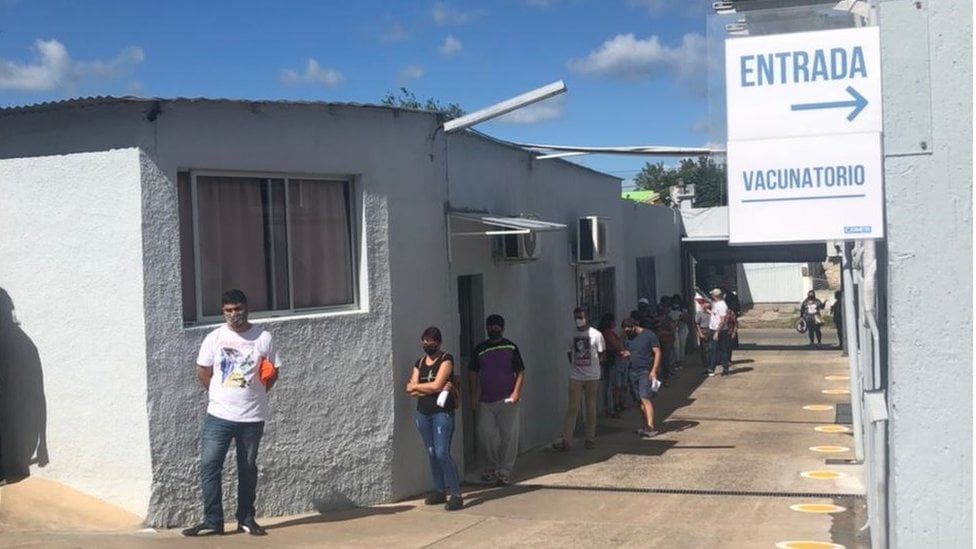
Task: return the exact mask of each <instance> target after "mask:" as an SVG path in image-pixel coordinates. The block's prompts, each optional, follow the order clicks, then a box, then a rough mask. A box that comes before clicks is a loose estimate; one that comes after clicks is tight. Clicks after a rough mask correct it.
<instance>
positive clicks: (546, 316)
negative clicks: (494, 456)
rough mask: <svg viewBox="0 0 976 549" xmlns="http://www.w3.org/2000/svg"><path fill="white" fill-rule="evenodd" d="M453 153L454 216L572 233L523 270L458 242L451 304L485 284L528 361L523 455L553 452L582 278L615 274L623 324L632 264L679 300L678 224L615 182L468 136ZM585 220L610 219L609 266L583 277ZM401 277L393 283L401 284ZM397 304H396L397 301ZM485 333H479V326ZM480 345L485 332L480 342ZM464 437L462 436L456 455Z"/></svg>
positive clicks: (487, 304) (478, 243) (632, 298)
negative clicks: (513, 219)
mask: <svg viewBox="0 0 976 549" xmlns="http://www.w3.org/2000/svg"><path fill="white" fill-rule="evenodd" d="M448 150H449V159H450V172H449V178H450V202H451V206H452V207H453V208H456V209H475V210H488V211H490V212H492V213H495V214H509V215H518V214H532V215H535V216H538V218H539V219H541V220H544V221H552V222H557V223H563V224H565V225H567V229H566V230H562V231H554V232H544V233H541V234H540V235H539V236H540V238H541V245H542V249H543V252H542V257H541V258H540V259H538V260H535V261H531V262H524V263H508V262H497V261H494V260H493V259H492V257H491V249H490V242H489V239H488V238H487V237H475V236H457V237H453V238H452V245H451V250H452V259H453V262H452V264H451V280H450V289H449V294H450V295H451V296H452V297H454V298H456V296H457V277H459V276H464V275H478V274H480V275H483V280H484V313H485V315H488V314H492V313H497V314H500V315H502V316H503V317H505V319H506V327H505V331H506V336H507V337H509V338H510V339H511V340H512V341H514V342H515V343H516V344H518V345H519V347H520V349H521V351H522V354H523V358H524V360H525V363H526V378H525V380H526V381H525V388H524V391H523V395H522V398H523V400H522V401H521V403H520V408H521V411H520V413H521V431H520V447H521V449H522V451H526V450H529V449H531V448H535V447H538V446H540V445H544V444H547V443H549V442H551V441H552V440H554V439H555V438H557V437H558V436H559V432H560V430H561V426H562V420H563V414H564V413H565V409H566V389H567V386H568V371H567V364H566V349H567V345H568V343H567V338H568V337H569V335H570V334H571V332H572V330H574V329H575V328H574V324H573V319H572V311H573V308H575V307H576V305H577V286H576V284H577V282H576V277H577V276H578V274H579V272H581V271H583V270H586V269H594V268H604V267H610V266H612V267H615V270H616V280H615V287H616V303H615V305H616V307H615V308H616V311H617V320H618V322H619V320H620V319H621V318H623V317H624V316H625V315H627V314H628V313H629V311H630V310H631V309H632V308H634V307H635V306H636V302H637V297H636V281H635V278H636V264H635V257H638V256H644V255H654V256H655V257H657V258H658V260H657V277H658V281H657V282H658V288H659V289H661V291H662V292H669V293H676V292H679V291H680V288H681V281H680V263H679V251H678V250H679V230H678V226H677V221H676V218H675V217H674V214H673V212H672V211H671V210H668V209H666V208H657V207H649V206H644V205H637V204H634V203H632V202H629V201H623V200H621V199H620V190H619V189H620V184H619V180H617V179H616V178H613V177H610V176H606V175H604V174H600V173H597V172H592V171H590V170H587V169H584V168H580V167H577V166H574V165H571V164H569V163H566V162H561V161H552V160H546V161H539V160H532V159H531V158H530V155H529V154H528V153H526V152H524V151H521V150H518V149H515V148H513V147H510V146H506V145H502V144H498V143H493V142H490V141H488V140H485V139H482V138H477V137H474V136H471V135H463V134H462V135H452V136H451V137H450V138H449V141H448ZM588 215H596V216H601V217H604V218H606V219H607V227H608V232H609V238H608V243H609V256H608V262H607V263H605V264H596V265H587V266H582V265H581V266H579V270H578V269H577V266H574V265H573V264H572V257H571V242H572V241H573V240H574V239H575V225H576V221H577V219H578V218H579V217H582V216H588ZM455 230H456V231H457V230H460V229H458V228H457V227H456V228H455ZM399 273H400V271H399V270H397V271H396V273H395V275H394V276H395V278H396V279H402V278H403V277H401V276H399ZM419 282H420V281H418V283H419ZM395 301H397V302H399V294H397V297H396V299H395ZM456 311H457V303H456V299H455V301H454V302H452V309H451V310H450V317H449V318H446V319H445V322H446V323H447V324H449V325H453V326H457V313H456ZM596 320H597V319H592V322H593V323H595V322H596ZM479 326H480V327H481V329H482V330H483V324H480V323H479ZM417 335H418V336H419V332H418V334H417ZM450 337H451V339H447V332H445V339H446V341H447V342H448V343H447V345H449V346H452V347H453V346H456V345H457V341H458V339H457V338H458V333H457V329H456V328H455V329H453V330H452V331H451V336H450ZM483 337H484V333H483V331H482V332H479V333H477V334H476V338H475V339H476V340H478V341H480V339H483ZM414 344H415V343H414ZM459 417H460V416H459ZM470 422H471V418H464V420H463V422H462V432H463V428H466V427H468V428H469V425H470ZM462 437H463V435H461V436H457V438H456V440H455V443H456V445H457V444H459V440H460V439H461V438H462ZM459 454H460V452H456V455H459Z"/></svg>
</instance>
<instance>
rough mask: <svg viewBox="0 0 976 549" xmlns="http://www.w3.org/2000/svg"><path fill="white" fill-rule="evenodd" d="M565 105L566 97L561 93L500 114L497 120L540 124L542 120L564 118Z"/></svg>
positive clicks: (506, 122)
mask: <svg viewBox="0 0 976 549" xmlns="http://www.w3.org/2000/svg"><path fill="white" fill-rule="evenodd" d="M565 106H566V101H565V98H564V96H561V95H560V96H556V97H553V98H551V99H547V100H545V101H540V102H539V103H533V104H531V105H529V106H528V107H522V108H521V109H519V110H517V111H512V112H510V113H508V114H505V115H503V116H499V117H498V119H497V121H498V122H502V123H505V124H538V123H540V122H548V121H549V120H556V119H558V118H562V116H563V112H564V111H565Z"/></svg>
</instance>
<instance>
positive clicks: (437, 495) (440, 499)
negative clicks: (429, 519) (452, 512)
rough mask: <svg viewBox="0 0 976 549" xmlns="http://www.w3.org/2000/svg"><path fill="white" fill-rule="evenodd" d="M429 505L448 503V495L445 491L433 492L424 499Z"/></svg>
mask: <svg viewBox="0 0 976 549" xmlns="http://www.w3.org/2000/svg"><path fill="white" fill-rule="evenodd" d="M424 503H426V504H427V505H441V504H443V503H447V496H445V495H444V492H431V494H430V495H429V496H427V498H426V499H425V500H424Z"/></svg>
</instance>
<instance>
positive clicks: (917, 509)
mask: <svg viewBox="0 0 976 549" xmlns="http://www.w3.org/2000/svg"><path fill="white" fill-rule="evenodd" d="M898 4H900V5H898ZM916 4H917V6H916ZM898 8H901V9H898ZM972 10H973V7H972V3H971V2H970V1H968V0H933V1H931V2H917V3H916V2H911V3H908V2H902V3H898V2H882V3H881V11H880V24H881V38H882V52H881V64H882V69H883V70H884V71H885V74H884V81H883V83H884V96H885V132H886V136H885V141H886V142H885V150H886V153H889V154H892V153H899V152H901V153H903V152H904V149H902V150H899V149H898V148H896V145H895V143H902V144H904V143H909V144H911V145H913V148H915V150H916V151H917V152H915V153H914V154H900V155H897V156H894V155H892V156H889V157H887V158H886V159H885V209H886V212H885V213H886V217H887V223H888V225H887V226H888V232H887V237H888V238H887V241H888V253H887V269H888V284H887V287H886V288H884V287H882V288H879V293H880V294H881V295H882V296H884V294H885V293H886V294H887V300H888V319H887V320H888V322H887V330H888V349H887V351H888V352H887V356H888V369H889V379H888V387H887V389H888V406H889V414H890V417H891V422H890V429H889V439H888V442H889V444H890V461H889V463H888V471H889V474H890V476H889V478H890V484H889V494H888V497H889V502H890V507H889V515H888V517H889V546H890V547H899V548H901V547H904V548H915V547H940V548H941V547H946V548H950V547H952V548H954V547H972V545H973V530H972V527H973V523H972V522H971V521H970V518H971V517H972V516H973V500H972V497H973V476H972V475H973V471H972V464H973V367H972V366H973V354H972V351H973V339H972V337H973V307H972V302H973V291H972V290H973V287H972V281H973V277H972V275H973V271H972V266H973V253H972V252H973V238H972V237H973V208H972V207H973V134H972V117H973V103H972V99H973V72H972V69H973V42H972V32H973V27H972V20H973V12H972ZM906 32H917V33H919V34H916V35H915V36H916V37H917V36H924V37H926V38H927V43H924V44H923V45H922V46H920V47H915V48H912V50H911V51H905V48H904V47H902V45H903V44H904V43H905V41H904V37H905V36H906V34H905V33H906ZM912 43H914V41H913V42H912ZM906 62H909V63H911V67H912V71H913V72H911V73H908V72H906V70H905V69H903V68H901V67H902V66H903V65H902V64H904V63H906ZM887 67H892V69H891V70H890V72H888V71H889V69H888V68H887ZM926 73H928V74H929V75H930V78H931V84H929V83H928V82H926V81H925V80H924V79H923V76H924V74H926ZM908 74H912V75H916V74H917V75H919V76H918V77H914V76H913V77H911V78H906V75H908ZM923 141H924V143H922V142H923Z"/></svg>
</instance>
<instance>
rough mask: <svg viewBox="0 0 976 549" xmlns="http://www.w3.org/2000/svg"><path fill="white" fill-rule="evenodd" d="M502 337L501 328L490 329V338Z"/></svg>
mask: <svg viewBox="0 0 976 549" xmlns="http://www.w3.org/2000/svg"><path fill="white" fill-rule="evenodd" d="M501 338H502V331H501V330H488V339H501Z"/></svg>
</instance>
